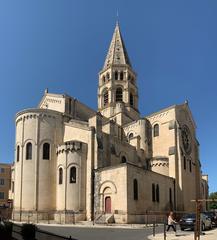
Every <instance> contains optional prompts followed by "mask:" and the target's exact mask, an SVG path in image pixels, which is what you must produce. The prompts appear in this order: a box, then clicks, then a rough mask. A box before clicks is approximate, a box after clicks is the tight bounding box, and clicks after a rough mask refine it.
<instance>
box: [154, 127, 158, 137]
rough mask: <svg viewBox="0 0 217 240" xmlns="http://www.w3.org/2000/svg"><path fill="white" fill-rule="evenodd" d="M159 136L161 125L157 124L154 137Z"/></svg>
mask: <svg viewBox="0 0 217 240" xmlns="http://www.w3.org/2000/svg"><path fill="white" fill-rule="evenodd" d="M157 136H159V125H158V124H155V125H154V137H157Z"/></svg>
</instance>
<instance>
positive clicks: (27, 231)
mask: <svg viewBox="0 0 217 240" xmlns="http://www.w3.org/2000/svg"><path fill="white" fill-rule="evenodd" d="M35 231H36V226H35V225H34V224H23V226H22V229H21V234H22V236H23V239H24V240H34V239H35Z"/></svg>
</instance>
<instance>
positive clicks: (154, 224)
mask: <svg viewBox="0 0 217 240" xmlns="http://www.w3.org/2000/svg"><path fill="white" fill-rule="evenodd" d="M153 237H155V222H154V223H153Z"/></svg>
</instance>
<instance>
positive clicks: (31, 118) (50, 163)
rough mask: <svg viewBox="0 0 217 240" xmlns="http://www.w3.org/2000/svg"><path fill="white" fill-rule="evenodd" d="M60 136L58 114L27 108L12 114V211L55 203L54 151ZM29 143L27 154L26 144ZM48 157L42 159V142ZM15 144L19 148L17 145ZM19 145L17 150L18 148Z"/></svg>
mask: <svg viewBox="0 0 217 240" xmlns="http://www.w3.org/2000/svg"><path fill="white" fill-rule="evenodd" d="M62 139H63V125H62V115H61V114H59V113H58V112H55V111H52V110H45V109H29V110H25V111H23V112H20V113H18V114H17V116H16V151H15V165H14V169H15V194H14V210H15V211H21V210H22V211H30V210H31V211H48V210H54V209H55V206H56V188H55V186H56V174H55V169H56V151H55V146H56V145H57V143H61V142H62ZM30 143H31V146H32V147H31V150H30V152H31V154H30V155H31V157H30V158H29V159H28V157H27V145H28V144H30ZM44 143H48V144H49V159H43V150H42V149H43V144H44ZM18 146H19V148H18ZM18 149H19V150H18Z"/></svg>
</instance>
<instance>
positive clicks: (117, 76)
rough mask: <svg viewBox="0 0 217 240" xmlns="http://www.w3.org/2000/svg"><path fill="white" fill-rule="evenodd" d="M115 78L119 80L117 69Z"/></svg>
mask: <svg viewBox="0 0 217 240" xmlns="http://www.w3.org/2000/svg"><path fill="white" fill-rule="evenodd" d="M115 80H118V72H117V71H115Z"/></svg>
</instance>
